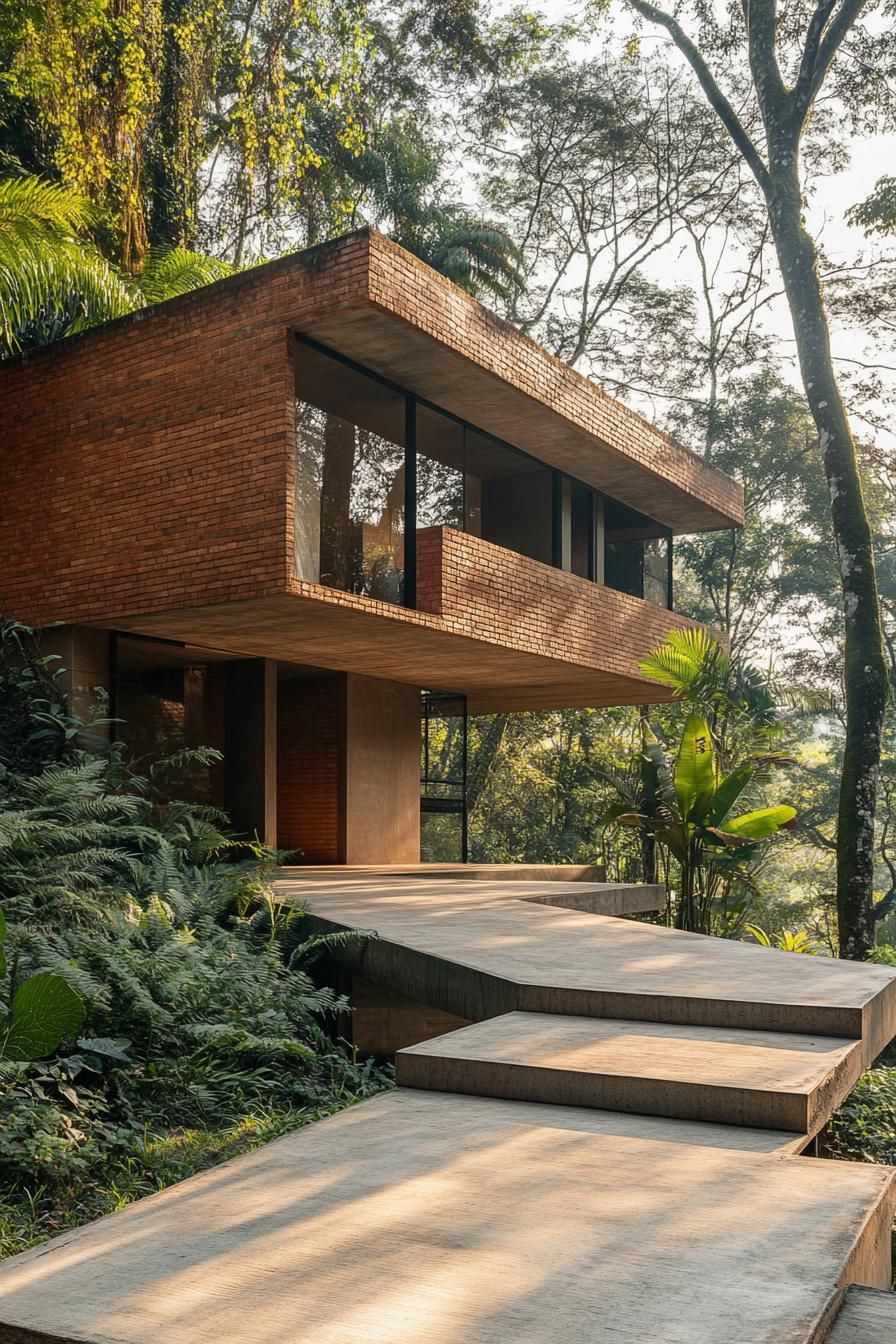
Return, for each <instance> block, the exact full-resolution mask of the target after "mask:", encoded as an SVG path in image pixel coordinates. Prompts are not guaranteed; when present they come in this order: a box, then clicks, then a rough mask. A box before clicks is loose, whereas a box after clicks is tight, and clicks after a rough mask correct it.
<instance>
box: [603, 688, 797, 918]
mask: <svg viewBox="0 0 896 1344" xmlns="http://www.w3.org/2000/svg"><path fill="white" fill-rule="evenodd" d="M641 739H642V760H643V770H642V774H641V779H642V790H641V796H640V798H639V807H638V809H637V810H635V811H629V810H627V809H626V806H625V804H624V803H618V804H614V805H613V806H611V807H610V808H609V809H608V811H607V813H606V814H605V816H604V823H605V824H611V823H613V824H615V825H617V826H631V827H635V828H637V829H638V830H640V831H641V832H643V833H645V834H647V835H649V836H651V837H652V838H653V839H654V840H655V841H656V842H657V844H658V845H660V846H661V847H662V848H663V849H665V850H666V851H667V852H668V853H669V854H670V855H671V857H672V858H673V859H674V860H675V863H676V865H677V867H678V872H679V875H680V891H679V894H678V901H677V905H676V913H675V923H676V926H677V927H678V928H680V929H690V930H695V931H698V932H702V933H708V932H709V931H710V927H711V922H710V921H711V914H712V897H713V885H712V883H711V882H710V881H708V880H707V878H708V876H709V875H710V874H712V873H718V872H726V873H728V874H731V873H738V874H739V875H741V876H743V877H746V866H747V865H748V864H749V862H750V861H751V860H752V859H753V858H754V857H755V855H756V852H757V846H758V845H759V844H760V843H761V842H763V841H766V840H769V839H770V838H771V837H772V836H774V835H776V834H777V832H778V831H779V830H781V828H782V827H784V826H787V825H789V824H790V822H792V821H793V819H794V817H795V816H796V809H795V808H793V807H790V806H788V805H786V804H780V805H778V806H776V807H763V808H758V809H755V810H753V811H750V812H744V813H742V814H740V815H738V816H732V815H731V813H732V811H733V809H734V806H735V804H736V803H737V801H738V799H739V798H741V796H742V795H743V794H744V792H745V791H746V790H747V789H748V787H749V786H750V784H751V783H752V782H753V781H754V780H755V779H756V778H757V776H759V775H760V773H766V772H767V771H768V769H769V767H770V766H771V765H773V764H775V763H776V761H775V758H774V757H772V756H768V755H765V756H757V757H752V758H749V759H747V760H745V761H742V762H741V763H740V764H739V765H737V766H735V768H734V769H732V770H730V771H729V773H727V774H726V775H724V776H723V775H722V774H721V771H720V769H719V766H718V762H717V758H716V752H715V748H714V745H713V739H712V733H711V731H710V727H709V724H708V723H707V721H706V718H705V717H704V716H703V715H702V714H700V713H698V712H696V711H692V712H691V713H690V714H689V715H688V718H687V721H686V723H685V726H684V731H683V733H682V736H681V742H680V744H679V748H678V752H677V755H676V758H675V761H674V763H673V762H672V761H671V760H670V757H669V756H668V755H667V753H666V750H665V748H664V746H663V744H662V743H661V741H660V739H659V738H658V737H657V735H656V734H655V733H654V731H653V729H652V728H651V727H650V724H649V723H648V722H647V721H646V720H642V723H641Z"/></svg>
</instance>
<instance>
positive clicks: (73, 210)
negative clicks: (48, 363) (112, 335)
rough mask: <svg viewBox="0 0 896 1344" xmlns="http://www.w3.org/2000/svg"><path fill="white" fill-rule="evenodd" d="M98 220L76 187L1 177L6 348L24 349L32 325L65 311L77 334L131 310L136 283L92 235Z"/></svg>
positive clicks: (0, 346)
mask: <svg viewBox="0 0 896 1344" xmlns="http://www.w3.org/2000/svg"><path fill="white" fill-rule="evenodd" d="M95 222H96V216H95V212H94V211H93V210H92V209H91V207H90V206H89V205H88V204H87V202H86V201H85V200H84V199H83V197H81V196H79V195H77V194H76V193H75V192H73V191H72V190H71V189H70V188H69V187H64V186H61V185H60V184H59V183H55V182H47V181H44V180H43V179H41V178H37V177H30V176H26V175H24V174H23V175H19V176H13V177H5V178H0V353H2V354H9V353H11V352H13V351H15V350H17V349H19V348H20V346H21V345H22V344H23V342H22V332H23V330H24V329H27V328H28V327H29V326H35V325H40V324H41V323H44V324H46V323H52V320H53V317H54V315H58V314H59V313H61V312H64V314H65V327H66V330H67V331H69V332H74V331H79V330H80V329H81V328H83V327H86V326H90V325H91V324H92V323H95V322H102V321H105V320H106V319H107V318H110V317H118V316H120V315H121V314H122V313H127V312H130V311H131V309H132V308H133V306H134V301H133V296H132V293H131V291H130V289H129V287H128V286H127V284H126V283H125V281H124V280H123V279H122V277H121V276H120V275H119V274H118V272H117V271H116V269H115V268H114V267H113V266H111V265H110V264H109V263H108V262H107V261H105V260H104V258H103V257H102V256H100V254H99V252H98V251H97V250H96V248H95V247H93V245H92V244H91V243H90V242H88V241H86V240H85V237H84V235H85V233H86V232H87V230H89V228H90V227H91V226H92V224H94V223H95Z"/></svg>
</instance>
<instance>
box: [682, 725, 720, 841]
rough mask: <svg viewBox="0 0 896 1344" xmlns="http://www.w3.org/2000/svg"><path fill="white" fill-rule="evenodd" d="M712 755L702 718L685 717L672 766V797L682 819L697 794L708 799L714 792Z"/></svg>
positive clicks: (693, 802)
mask: <svg viewBox="0 0 896 1344" xmlns="http://www.w3.org/2000/svg"><path fill="white" fill-rule="evenodd" d="M715 770H716V767H715V754H714V752H713V749H712V738H711V737H710V733H709V725H708V724H707V722H706V719H705V718H704V717H703V715H702V714H697V713H693V714H689V715H688V717H687V722H686V723H685V725H684V732H683V733H682V735H681V746H680V747H679V748H678V759H677V760H676V762H675V775H674V780H675V796H676V798H677V799H678V810H679V812H680V813H681V815H682V817H687V816H688V815H689V814H690V811H691V808H692V807H693V806H694V804H695V803H696V801H697V798H698V797H699V795H701V794H706V795H709V794H711V793H712V791H713V789H714V788H715V783H716V774H715Z"/></svg>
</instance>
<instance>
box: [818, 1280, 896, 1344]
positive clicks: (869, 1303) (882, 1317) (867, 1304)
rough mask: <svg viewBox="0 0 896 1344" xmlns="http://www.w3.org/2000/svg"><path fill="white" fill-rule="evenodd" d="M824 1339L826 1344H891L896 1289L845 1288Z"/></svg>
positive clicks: (895, 1328) (894, 1335)
mask: <svg viewBox="0 0 896 1344" xmlns="http://www.w3.org/2000/svg"><path fill="white" fill-rule="evenodd" d="M828 1340H829V1341H830V1344H894V1341H896V1293H882V1292H877V1291H875V1289H873V1288H847V1290H846V1293H845V1295H844V1299H843V1305H842V1306H841V1308H840V1311H839V1313H838V1315H837V1319H836V1320H835V1321H834V1326H833V1329H832V1330H831V1332H830V1334H829V1335H828Z"/></svg>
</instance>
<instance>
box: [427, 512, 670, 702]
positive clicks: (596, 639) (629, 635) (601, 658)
mask: <svg viewBox="0 0 896 1344" xmlns="http://www.w3.org/2000/svg"><path fill="white" fill-rule="evenodd" d="M417 607H418V609H419V610H420V611H427V612H432V613H433V614H434V615H437V616H440V617H441V618H442V625H443V627H444V628H446V629H448V630H450V631H451V632H452V634H457V635H468V636H473V637H475V638H478V639H487V640H489V641H490V642H492V643H495V644H501V645H503V646H505V647H506V648H511V649H519V650H520V651H522V652H525V653H540V654H545V655H546V656H547V657H550V658H561V659H563V660H565V661H568V662H571V663H577V664H580V665H583V666H585V667H589V666H590V667H599V668H600V669H601V670H602V671H606V672H609V673H613V674H618V675H620V676H625V677H631V676H637V675H638V670H637V664H638V660H639V659H640V658H643V657H644V656H645V654H647V653H648V652H649V651H650V650H651V649H652V648H654V647H655V645H657V644H659V643H660V642H661V641H662V640H663V639H664V638H665V636H666V635H667V634H668V633H669V631H670V630H671V629H673V628H675V629H682V628H684V627H686V626H692V625H694V624H695V622H694V621H690V620H688V618H687V617H686V616H679V615H678V614H677V613H676V612H672V611H666V610H665V609H664V608H662V607H655V606H652V605H651V604H650V603H649V602H644V601H642V599H641V598H639V597H631V596H630V595H629V594H628V593H620V592H617V591H616V590H615V589H614V588H606V587H604V586H603V585H602V584H599V583H590V582H588V580H586V579H582V578H579V577H578V575H576V574H567V573H566V572H565V571H564V570H560V569H554V568H552V567H551V566H550V565H541V564H539V563H538V562H537V561H536V560H530V559H529V558H528V557H527V556H524V555H517V554H516V552H514V551H508V550H505V549H504V547H502V546H495V545H493V544H492V543H491V542H488V541H483V540H482V539H481V538H480V537H473V536H469V535H467V534H466V533H463V532H454V531H452V530H451V529H450V528H439V527H432V528H427V529H426V530H425V531H421V532H418V533H417Z"/></svg>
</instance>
